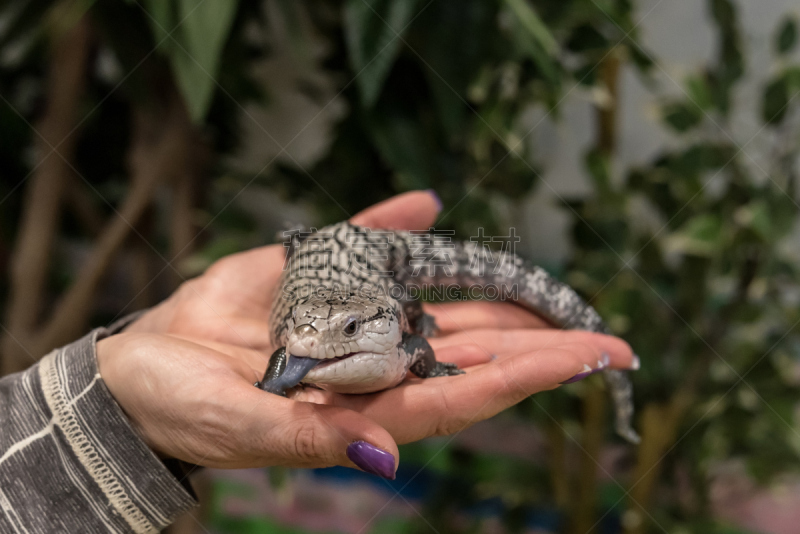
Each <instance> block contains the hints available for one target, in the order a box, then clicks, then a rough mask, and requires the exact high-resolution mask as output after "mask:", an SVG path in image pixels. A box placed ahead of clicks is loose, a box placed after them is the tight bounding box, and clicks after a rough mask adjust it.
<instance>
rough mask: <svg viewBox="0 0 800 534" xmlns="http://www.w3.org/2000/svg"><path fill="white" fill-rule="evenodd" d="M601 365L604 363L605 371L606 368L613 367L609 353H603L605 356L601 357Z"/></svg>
mask: <svg viewBox="0 0 800 534" xmlns="http://www.w3.org/2000/svg"><path fill="white" fill-rule="evenodd" d="M600 363H602V364H603V368H604V369H605V368H606V367H608V366H609V365H611V356H609V355H608V353H607V352H604V353H603V354H602V355H601V356H600Z"/></svg>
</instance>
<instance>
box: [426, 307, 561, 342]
mask: <svg viewBox="0 0 800 534" xmlns="http://www.w3.org/2000/svg"><path fill="white" fill-rule="evenodd" d="M423 308H424V309H425V313H429V314H430V315H433V317H434V318H435V319H436V325H437V326H438V327H439V331H440V333H441V334H449V333H451V332H459V331H461V330H470V329H473V328H509V329H511V328H549V327H550V325H549V324H548V323H547V321H545V320H544V319H542V318H540V317H537V316H536V315H534V314H532V313H531V312H529V311H527V310H525V309H523V308H522V307H520V306H517V305H515V304H512V303H510V302H488V301H480V300H473V301H465V302H445V303H440V304H424V305H423Z"/></svg>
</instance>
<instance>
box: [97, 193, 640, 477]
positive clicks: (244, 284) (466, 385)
mask: <svg viewBox="0 0 800 534" xmlns="http://www.w3.org/2000/svg"><path fill="white" fill-rule="evenodd" d="M439 208H440V206H439V204H438V199H436V197H435V196H433V195H431V194H430V193H428V192H412V193H407V194H405V195H399V196H397V197H394V198H392V199H390V200H388V201H386V202H384V203H381V204H378V205H376V206H373V207H372V208H369V209H367V210H365V211H364V212H361V213H359V214H358V215H356V216H355V217H353V218H352V219H351V221H352V222H354V223H355V224H359V225H362V226H369V227H373V228H390V229H398V228H401V229H426V228H428V227H429V226H431V225H432V224H433V221H434V220H435V217H436V215H437V213H438V210H439ZM283 256H284V249H283V247H282V246H280V245H273V246H269V247H261V248H258V249H254V250H251V251H247V252H243V253H240V254H235V255H232V256H229V257H227V258H224V259H222V260H220V261H218V262H217V263H215V264H214V265H213V266H212V267H211V268H209V270H208V271H207V272H206V273H205V274H204V275H202V276H200V277H198V278H196V279H194V280H190V281H188V282H186V283H184V284H183V286H181V288H180V289H179V290H178V291H177V292H176V293H175V294H174V295H173V296H171V297H170V298H169V299H167V300H166V301H165V302H164V303H162V304H161V305H159V306H158V307H156V308H154V309H153V310H151V311H149V312H148V313H146V314H145V315H144V316H142V317H141V318H140V319H139V320H138V321H136V322H135V323H134V324H133V325H131V326H130V327H128V329H127V332H130V333H146V332H150V333H167V334H171V335H175V336H181V337H184V338H190V339H191V340H192V341H193V342H195V343H199V344H202V345H204V346H205V347H206V348H207V349H209V348H210V349H212V350H213V351H215V352H214V361H215V362H217V364H218V365H224V364H223V363H221V362H227V364H229V365H233V362H234V361H238V362H239V363H237V364H236V365H237V367H236V374H238V376H240V377H241V376H243V372H244V371H242V369H244V368H243V367H241V362H247V365H248V366H249V367H250V369H251V370H252V373H253V374H252V376H250V377H249V378H248V380H247V381H246V382H242V383H241V384H239V386H242V384H245V385H246V387H247V392H246V393H242V394H241V395H244V397H246V398H247V400H248V402H250V401H255V400H256V397H254V396H253V392H252V391H250V390H251V389H252V390H255V389H256V388H253V387H252V383H253V382H255V381H256V380H258V379H260V378H261V375H262V374H263V372H264V369H265V368H266V366H267V356H268V354H271V352H272V351H273V350H274V347H272V346H271V345H270V340H269V330H270V329H269V325H268V322H267V321H268V317H269V313H270V306H271V303H272V296H273V294H274V291H275V289H276V285H277V283H278V279H279V277H280V273H281V268H282V266H283V260H284V257H283ZM426 311H427V312H428V313H430V314H431V315H433V316H434V317H435V319H436V322H437V324H438V325H439V327H440V329H441V334H442V336H441V337H440V338H438V339H434V340H431V343H432V345H433V347H434V349H435V350H436V352H437V357H438V358H439V359H440V360H442V361H452V362H455V363H458V364H459V365H460V366H461V367H467V368H468V372H467V374H466V375H464V376H459V377H449V378H437V379H428V380H425V381H421V380H419V379H415V378H412V377H409V379H408V380H407V381H406V382H404V383H403V384H401V386H400V387H398V388H395V389H393V390H390V391H385V392H381V393H377V394H372V395H362V396H344V395H334V394H330V393H326V392H322V391H319V390H311V389H303V390H298V391H296V392H294V393H293V395H294V397H293V399H292V400H291V401H287V400H286V399H283V400H282V401H281V402H280V403H277V404H275V399H273V398H268V399H266V400H263V401H262V402H266V403H268V404H269V406H270V408H269V409H270V410H277V412H275V416H276V417H286V416H287V415H286V414H291V413H293V410H294V408H292V407H293V406H294V404H285V403H286V402H290V403H291V402H295V403H296V402H297V401H300V400H305V401H310V402H312V403H316V404H319V405H324V406H327V407H329V408H330V407H333V408H343V409H347V410H348V412H350V413H351V415H349V416H348V417H354V416H353V415H352V414H355V415H358V414H362V415H361V416H360V417H358V418H353V419H348V421H349V424H352V425H354V426H350V427H347V428H348V430H347V432H345V431H344V430H342V432H343V433H341V434H340V435H341V436H349V438H348V439H350V438H353V436H355V435H356V434H358V432H356V430H359V431H361V432H367V433H371V434H370V436H372V437H371V438H370V439H365V441H367V442H368V443H371V444H373V445H375V446H377V447H378V449H382V450H384V451H389V452H390V453H391V454H392V455H393V458H392V460H391V464H392V467H394V465H396V460H395V458H396V446H395V442H394V441H391V440H392V438H393V439H394V440H397V442H400V443H406V442H409V441H414V440H417V439H421V438H423V437H426V436H430V435H441V434H447V433H452V432H455V431H457V430H459V429H461V428H464V427H465V426H468V425H469V424H472V423H475V422H477V421H480V420H482V419H485V418H487V417H490V416H492V415H494V414H495V413H497V412H499V411H501V410H503V409H505V408H507V407H509V406H512V405H513V404H515V403H517V402H519V401H520V400H521V399H523V398H525V397H527V396H529V395H531V394H533V393H536V392H538V391H542V390H545V389H552V388H554V387H557V386H558V384H559V383H560V382H563V381H565V380H567V379H569V378H570V377H572V376H573V375H576V374H578V373H580V372H581V371H582V370H584V365H589V366H590V367H592V368H593V369H595V368H597V363H598V361H602V360H603V357H604V356H603V355H604V354H608V356H609V360H610V361H609V364H610V366H611V367H616V368H628V367H630V366H631V362H632V354H631V351H630V348H629V347H628V346H627V344H625V343H624V342H623V341H621V340H618V339H616V338H612V337H609V336H603V335H600V334H592V333H587V332H577V331H569V332H564V331H560V330H555V329H550V328H547V325H546V323H545V322H544V321H542V320H541V319H539V318H537V317H536V316H534V315H532V314H530V313H528V312H526V311H524V310H522V309H521V308H519V307H517V306H514V305H513V304H510V303H504V302H456V303H445V304H435V305H426ZM170 346H171V345H170ZM179 352H184V353H185V349H181V351H179ZM204 354H205V355H206V357H210V356H209V353H204ZM220 354H222V355H227V356H228V359H224V358H222V359H221V357H220ZM490 354H496V355H497V356H498V358H497V360H496V361H490ZM231 358H232V359H231ZM198 378H202V377H198ZM206 381H210V383H212V384H213V383H214V381H213V379H212V378H202V380H197V382H198V383H205V382H206ZM192 388H193V389H192V391H196V392H197V394H198V395H201V396H202V395H204V394H207V395H206V396H205V397H204V400H203V402H206V403H210V404H211V406H206V409H207V410H209V413H211V412H212V411H213V409H217V410H222V411H223V412H224V411H226V410H227V411H229V412H231V414H235V413H238V412H237V410H239V409H250V405H244V408H237V407H235V406H227V405H226V403H228V402H230V401H233V400H235V399H234V396H232V395H233V394H232V393H229V392H226V393H224V394H222V396H221V398H220V399H215V398H212V397H213V395H212V394H211V393H209V392H206V391H203V386H200V385H195V384H194V383H192ZM237 389H238V388H237ZM174 391H175V390H173V389H169V391H168V392H169V393H173V392H174ZM178 391H183V390H181V389H179V390H178ZM210 391H212V392H215V391H217V388H215V387H211V389H210ZM226 391H227V389H226ZM231 391H233V390H231ZM112 392H113V391H112ZM256 393H259V395H261V394H264V393H263V392H258V391H256ZM187 394H188V392H187ZM191 398H193V397H191V396H190V399H191ZM153 402H156V403H157V404H155V405H152V406H151V408H152V409H154V410H156V411H155V412H154V413H156V414H157V413H158V411H157V409H156V408H158V406H160V402H161V400H160V399H155V400H154V401H153ZM171 402H172V403H173V404H174V405H181V400H180V399H179V398H177V399H174V400H173V401H171ZM216 403H221V405H218V404H216ZM133 404H137V403H136V402H133ZM297 404H298V405H301V404H302V403H297ZM251 405H252V403H251ZM215 407H216V408H215ZM398 407H402V410H398ZM212 408H213V409H212ZM312 408H313V405H312ZM308 409H309V407H308V406H302V407H301V408H297V410H300V413H302V414H303V415H302V417H301V418H300V419H301V420H303V421H307V420H310V419H311V418H312V416H311V415H309V413H310V412H308V411H307V410H308ZM284 412H286V413H284ZM248 413H249V412H248ZM315 413H317V414H319V413H320V412H315ZM337 413H338V412H337ZM342 413H344V412H342ZM231 414H229V415H228V416H225V417H223V418H222V419H221V420H220V425H219V428H225V429H226V430H225V432H220V433H219V435H218V436H217V441H219V440H222V439H223V438H222V435H225V436H227V435H229V434H236V435H237V436H240V433H241V432H245V430H244V428H242V429H240V430H236V429H234V427H232V426H230V424H232V423H233V422H234V421H235V419H236V418H235V417H234V416H233V415H231ZM240 415H241V414H240ZM363 415H366V416H368V417H369V418H371V419H372V420H373V421H374V423H377V424H378V426H379V427H383V428H384V429H386V430H388V431H389V433H390V435H389V441H386V434H382V433H381V432H380V431H378V430H377V429H376V428H375V425H374V423H373V421H370V420H369V419H367V418H365V417H363ZM174 417H176V418H178V417H180V414H179V413H176V414H174ZM187 417H189V416H187ZM242 417H243V415H242ZM341 417H344V416H341ZM317 421H318V422H319V421H320V420H319V419H317ZM201 422H202V421H201ZM223 423H224V424H223ZM226 425H228V426H226ZM140 426H142V425H140ZM145 426H146V425H145ZM201 426H202V425H201ZM310 426H311V425H309V426H308V427H305V426H304V427H303V428H304V429H306V428H310ZM202 428H206V429H208V428H211V427H209V426H208V425H205V426H202ZM320 428H321V427H320ZM218 430H219V429H217V430H215V431H214V432H217V431H218ZM328 430H330V427H329V428H328ZM184 431H185V433H186V436H184V437H185V439H184V441H186V440H188V441H191V442H192V443H194V442H195V441H197V442H198V443H206V445H204V446H208V447H211V450H210V452H209V453H208V454H209V456H208V458H209V459H210V461H218V462H221V463H220V464H219V465H223V464H224V465H227V466H230V467H234V466H244V465H250V464H252V462H254V461H255V460H256V458H260V459H261V461H262V462H266V456H257V455H256V456H254V455H253V454H252V453H250V452H242V451H244V450H245V449H243V448H237V447H233V448H229V449H226V450H227V451H228V454H227V456H224V455H223V456H220V454H219V451H218V450H217V447H218V445H216V444H215V443H216V442H214V443H211V442H209V441H208V440H209V439H212V440H213V436H205V435H203V436H202V438H198V439H197V440H195V438H191V436H190V435H191V432H192V430H191V427H186V429H185V430H184ZM172 432H174V431H173V430H170V429H166V433H159V432H156V434H157V435H161V436H162V438H163V435H169V434H170V433H172ZM304 432H308V430H304ZM337 432H338V430H337ZM287 435H292V431H288V433H287ZM326 435H328V436H329V437H330V436H331V435H332V434H326ZM240 439H242V438H241V437H237V438H236V439H234V440H233V442H234V443H238V442H239V440H240ZM259 439H260V438H259ZM353 439H355V438H353ZM193 440H195V441H193ZM299 441H300V442H302V439H301V440H299ZM317 441H318V445H316V446H314V447H311V449H313V450H314V451H316V452H314V453H313V454H310V455H309V454H301V455H300V456H301V457H302V458H307V459H306V460H303V461H306V462H308V461H310V460H308V458H313V459H315V460H314V461H317V462H320V461H322V462H323V463H328V464H330V463H331V462H334V461H335V462H336V463H339V464H341V465H352V464H351V463H350V462H349V461H348V460H346V459H345V460H343V459H342V454H343V453H342V449H343V448H346V447H348V443H350V442H348V441H346V440H345V441H342V440H340V443H339V449H337V450H338V452H331V450H332V449H331V450H329V449H328V448H326V447H330V446H331V445H330V441H324V443H325V445H322V444H321V443H323V442H320V441H319V440H317ZM154 443H155V442H154ZM197 446H199V445H197ZM156 447H160V448H157V450H162V449H164V450H167V449H169V450H172V449H173V448H174V446H173V445H169V444H168V443H166V442H164V440H163V439H162V440H160V441H158V443H157V444H156ZM317 448H319V451H317ZM237 451H238V452H237ZM197 452H198V450H196V449H195V448H191V447H190V448H188V449H185V450H184V449H179V450H176V451H173V453H178V454H181V455H183V456H176V457H180V458H181V459H184V460H187V461H194V462H195V463H201V462H198V461H197V459H196V456H197ZM189 458H194V459H189ZM287 458H289V457H288V456H286V455H283V456H278V458H277V460H275V461H280V462H286V461H289V460H288V459H287ZM242 462H244V463H242ZM248 462H249V463H250V464H248ZM206 465H212V464H211V463H208V462H206ZM214 465H217V464H214ZM264 465H266V463H265V464H264ZM291 465H302V462H301V463H297V462H296V463H294V464H291ZM361 467H362V468H367V469H368V466H367V467H365V466H364V465H361ZM392 473H393V471H392Z"/></svg>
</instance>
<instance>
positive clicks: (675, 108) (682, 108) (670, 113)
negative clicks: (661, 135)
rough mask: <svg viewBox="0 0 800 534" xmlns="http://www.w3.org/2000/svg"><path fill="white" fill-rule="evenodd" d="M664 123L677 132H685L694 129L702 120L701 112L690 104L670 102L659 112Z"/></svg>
mask: <svg viewBox="0 0 800 534" xmlns="http://www.w3.org/2000/svg"><path fill="white" fill-rule="evenodd" d="M661 114H662V117H663V119H664V122H666V123H667V124H668V125H670V126H671V127H673V128H674V129H675V130H677V131H678V132H681V133H683V132H685V131H687V130H689V129H690V128H694V127H695V126H697V125H698V124H700V121H701V120H703V114H702V112H701V111H700V110H699V109H697V106H696V105H694V104H692V103H683V102H672V103H669V104H666V105H665V106H664V107H663V108H662V110H661Z"/></svg>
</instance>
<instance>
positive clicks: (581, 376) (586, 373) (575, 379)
mask: <svg viewBox="0 0 800 534" xmlns="http://www.w3.org/2000/svg"><path fill="white" fill-rule="evenodd" d="M592 374H594V371H584V372H581V373H578V374H577V375H575V376H573V377H572V378H569V379H567V380H564V381H563V382H561V383H562V384H572V383H573V382H578V381H579V380H583V379H584V378H586V377H587V376H591V375H592Z"/></svg>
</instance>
